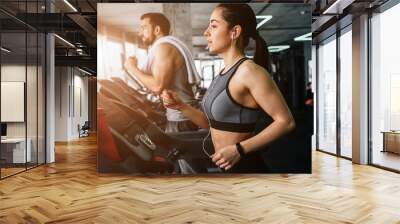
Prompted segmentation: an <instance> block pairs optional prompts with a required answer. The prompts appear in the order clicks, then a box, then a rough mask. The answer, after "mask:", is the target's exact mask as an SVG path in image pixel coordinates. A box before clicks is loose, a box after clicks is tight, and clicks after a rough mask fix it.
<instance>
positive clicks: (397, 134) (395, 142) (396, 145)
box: [381, 131, 400, 154]
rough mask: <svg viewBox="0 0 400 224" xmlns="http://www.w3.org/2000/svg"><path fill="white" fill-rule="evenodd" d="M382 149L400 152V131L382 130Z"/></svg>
mask: <svg viewBox="0 0 400 224" xmlns="http://www.w3.org/2000/svg"><path fill="white" fill-rule="evenodd" d="M381 133H382V134H383V150H382V152H392V153H397V154H400V131H382V132H381Z"/></svg>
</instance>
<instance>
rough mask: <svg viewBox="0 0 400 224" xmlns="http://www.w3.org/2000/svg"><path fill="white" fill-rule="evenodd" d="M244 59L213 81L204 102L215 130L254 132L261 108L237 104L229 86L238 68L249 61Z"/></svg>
mask: <svg viewBox="0 0 400 224" xmlns="http://www.w3.org/2000/svg"><path fill="white" fill-rule="evenodd" d="M247 59H248V58H242V59H240V60H239V61H238V62H236V64H235V65H233V66H232V67H231V68H230V69H229V70H228V71H227V72H226V73H224V74H222V72H221V73H220V74H219V75H218V76H217V77H216V78H215V79H214V80H213V81H212V83H211V85H210V88H208V90H207V93H206V94H205V96H204V98H203V102H202V106H203V110H204V112H205V113H206V115H207V117H208V119H209V121H210V126H211V127H212V128H214V129H218V130H224V131H231V132H252V131H254V128H255V125H256V121H257V119H258V115H259V112H260V109H259V108H249V107H246V106H243V105H241V104H239V103H238V102H236V101H235V100H234V99H233V98H232V96H231V94H230V92H229V89H228V85H229V82H230V80H231V79H232V77H233V75H234V74H235V72H236V70H237V68H238V67H239V66H240V64H242V62H244V61H245V60H247Z"/></svg>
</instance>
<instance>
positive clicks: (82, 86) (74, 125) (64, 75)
mask: <svg viewBox="0 0 400 224" xmlns="http://www.w3.org/2000/svg"><path fill="white" fill-rule="evenodd" d="M55 86H56V91H55V120H56V121H55V123H56V133H55V140H56V141H70V140H73V139H77V138H78V137H79V133H78V124H80V125H81V126H82V125H83V124H84V122H85V121H87V120H88V104H89V103H88V78H87V77H84V76H83V73H82V72H80V71H79V70H77V69H76V68H71V67H56V84H55ZM79 95H80V97H79ZM79 101H80V102H79ZM80 106H81V113H80V110H79V107H80Z"/></svg>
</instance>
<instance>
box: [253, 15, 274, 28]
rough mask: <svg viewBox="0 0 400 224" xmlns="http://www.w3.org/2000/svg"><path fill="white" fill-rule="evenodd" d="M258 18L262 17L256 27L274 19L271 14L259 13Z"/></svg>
mask: <svg viewBox="0 0 400 224" xmlns="http://www.w3.org/2000/svg"><path fill="white" fill-rule="evenodd" d="M256 19H262V20H261V22H259V23H258V24H257V27H256V29H258V28H260V27H261V26H262V25H264V24H265V23H266V22H268V21H269V20H270V19H272V16H271V15H258V16H256Z"/></svg>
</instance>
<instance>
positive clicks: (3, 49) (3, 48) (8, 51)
mask: <svg viewBox="0 0 400 224" xmlns="http://www.w3.org/2000/svg"><path fill="white" fill-rule="evenodd" d="M1 50H2V51H4V52H6V53H10V52H11V50H8V49H7V48H5V47H1Z"/></svg>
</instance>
